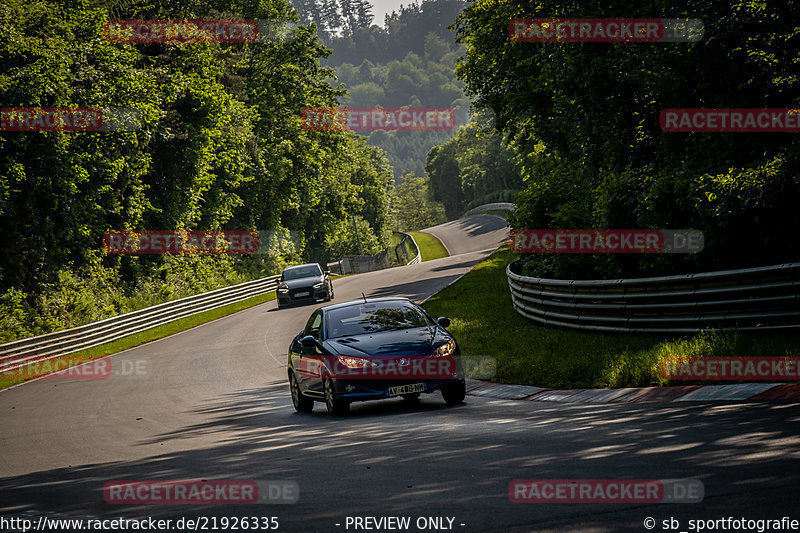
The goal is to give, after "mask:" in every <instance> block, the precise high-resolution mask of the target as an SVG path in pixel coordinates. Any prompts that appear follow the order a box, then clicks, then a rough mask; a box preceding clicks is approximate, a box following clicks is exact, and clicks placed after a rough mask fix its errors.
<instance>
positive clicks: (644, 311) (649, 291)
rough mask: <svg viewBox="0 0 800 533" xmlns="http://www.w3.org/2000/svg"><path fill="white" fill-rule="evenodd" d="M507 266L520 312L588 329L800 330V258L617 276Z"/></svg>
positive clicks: (676, 331)
mask: <svg viewBox="0 0 800 533" xmlns="http://www.w3.org/2000/svg"><path fill="white" fill-rule="evenodd" d="M513 266H514V263H511V264H509V265H508V266H507V267H506V275H507V276H508V286H509V289H510V290H511V301H512V303H513V305H514V308H515V309H516V310H517V312H518V313H519V314H520V315H522V316H524V317H526V318H528V319H530V320H532V321H534V322H538V323H540V324H544V325H548V326H560V327H565V328H571V329H579V330H586V331H608V332H640V333H664V334H687V333H698V332H700V331H704V330H709V329H718V330H745V331H761V330H770V331H774V330H789V329H797V328H800V263H786V264H781V265H774V266H766V267H759V268H748V269H740V270H724V271H718V272H706V273H702V274H686V275H680V276H664V277H652V278H638V279H615V280H585V281H584V280H557V279H545V278H533V277H527V276H521V275H519V274H516V273H515V272H513Z"/></svg>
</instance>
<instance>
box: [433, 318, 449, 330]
mask: <svg viewBox="0 0 800 533" xmlns="http://www.w3.org/2000/svg"><path fill="white" fill-rule="evenodd" d="M436 323H437V324H439V325H440V326H442V327H443V328H447V327H450V319H449V318H446V317H443V316H440V317H439V318H437V319H436Z"/></svg>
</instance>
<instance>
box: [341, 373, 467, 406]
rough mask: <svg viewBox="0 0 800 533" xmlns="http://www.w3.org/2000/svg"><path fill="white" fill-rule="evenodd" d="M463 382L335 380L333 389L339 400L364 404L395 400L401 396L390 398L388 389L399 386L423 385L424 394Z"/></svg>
mask: <svg viewBox="0 0 800 533" xmlns="http://www.w3.org/2000/svg"><path fill="white" fill-rule="evenodd" d="M459 381H464V379H463V378H451V379H437V380H413V379H412V380H391V381H389V380H380V381H364V380H336V381H334V388H335V390H336V395H337V396H338V397H339V398H343V399H345V400H348V401H351V402H366V401H370V400H383V399H386V398H396V397H400V396H402V395H397V396H390V395H389V388H390V387H396V386H399V385H410V384H414V383H423V384H424V385H425V390H424V391H422V392H424V393H431V392H436V391H437V390H439V389H441V388H442V387H445V386H447V385H450V384H451V383H457V382H459Z"/></svg>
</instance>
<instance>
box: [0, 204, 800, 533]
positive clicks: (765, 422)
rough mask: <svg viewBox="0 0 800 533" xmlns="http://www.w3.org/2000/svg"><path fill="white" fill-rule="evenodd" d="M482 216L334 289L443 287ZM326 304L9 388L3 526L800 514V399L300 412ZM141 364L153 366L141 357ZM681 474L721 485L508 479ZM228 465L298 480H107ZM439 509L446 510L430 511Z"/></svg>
mask: <svg viewBox="0 0 800 533" xmlns="http://www.w3.org/2000/svg"><path fill="white" fill-rule="evenodd" d="M475 219H478V220H470V219H467V220H466V221H465V222H462V223H459V224H451V225H450V226H445V227H443V228H444V229H442V227H440V228H439V229H437V232H438V233H436V234H437V236H439V234H440V233H441V234H442V235H444V239H443V240H446V241H447V242H448V248H450V245H451V244H452V243H458V244H457V246H460V247H466V248H469V243H470V242H473V243H474V246H473V248H472V250H473V251H471V252H470V253H465V254H462V255H455V256H452V257H448V258H443V259H438V260H435V261H429V262H425V263H421V264H419V265H414V266H410V267H400V268H395V269H391V270H385V271H381V272H374V273H369V274H363V275H359V276H352V277H346V278H342V279H338V280H336V281H335V292H336V300H335V301H337V302H338V301H346V300H349V299H354V298H356V297H360V294H361V292H362V291H363V292H364V293H366V295H367V296H388V295H402V296H408V297H410V298H412V299H414V300H417V301H421V300H423V299H425V298H426V297H428V296H430V295H431V294H432V293H434V292H435V291H437V290H439V289H440V288H442V287H443V286H445V285H447V284H449V283H451V282H452V281H454V280H455V279H457V278H458V277H459V276H460V275H462V274H463V273H464V272H466V271H468V270H469V268H470V267H471V266H473V265H474V264H475V263H476V262H477V261H479V260H480V259H481V258H483V257H485V256H486V255H487V254H488V253H489V251H488V249H487V248H491V247H495V246H497V244H499V243H500V242H502V241H503V240H504V238H505V235H504V230H503V229H502V228H495V229H494V230H491V231H481V230H480V229H479V228H478V226H479V225H480V224H483V223H484V222H481V221H486V222H485V224H489V225H494V224H497V221H496V220H492V219H496V217H490V216H481V217H475ZM490 227H491V226H490ZM459 231H461V232H462V234H461V235H460V236H459V234H458V232H459ZM470 232H472V233H470ZM492 232H494V233H492ZM487 235H493V236H492V237H488V236H487ZM440 238H441V237H440ZM471 239H475V240H474V241H472V240H471ZM489 239H494V241H493V242H492V243H491V246H490V247H487V246H486V244H487V242H488V240H489ZM457 246H453V247H452V248H451V250H461V249H463V248H458V247H457ZM475 250H483V251H475ZM318 305H323V304H318ZM313 309H314V306H305V307H299V308H293V309H287V310H282V311H277V310H276V308H275V302H274V301H273V302H269V303H266V304H263V305H260V306H257V307H254V308H251V309H249V310H246V311H242V312H240V313H237V314H235V315H231V316H228V317H225V318H222V319H219V320H216V321H214V322H210V323H208V324H205V325H202V326H199V327H197V328H194V329H192V330H188V331H186V332H183V333H180V334H178V335H174V336H172V337H168V338H165V339H161V340H159V341H155V342H152V343H149V344H146V345H143V346H140V347H137V348H134V349H131V350H127V351H125V352H122V353H120V354H117V355H115V356H112V357H111V358H110V359H111V361H112V368H113V369H114V372H115V373H112V375H111V376H110V377H108V378H106V379H81V380H54V379H40V380H37V381H35V382H29V383H25V384H23V385H21V386H18V387H15V388H12V389H9V390H6V391H3V392H0V531H3V530H6V531H11V530H18V529H14V528H13V527H12V526H9V525H7V524H6V525H2V519H6V520H7V519H8V518H12V517H14V518H19V517H28V518H32V519H33V520H34V521H35V520H36V519H37V518H38V517H41V516H43V515H46V516H48V517H51V518H54V517H78V518H84V519H87V518H93V517H99V518H105V519H110V518H114V517H126V518H137V519H143V518H148V517H153V518H161V519H172V520H177V519H178V518H180V517H216V518H218V519H219V520H221V519H222V518H223V517H231V516H257V517H270V516H271V517H277V518H278V523H279V527H278V531H292V532H294V531H297V532H314V531H333V532H336V531H373V532H376V531H382V532H383V531H464V532H477V531H498V532H499V531H511V532H514V531H620V530H631V531H647V530H648V529H646V528H645V527H644V525H643V524H644V520H645V519H646V518H654V519H656V520H657V522H656V527H655V529H654V530H655V531H662V530H666V529H668V528H665V527H663V526H664V523H663V522H662V521H663V520H669V519H670V518H672V519H673V520H677V521H678V523H677V524H676V522H671V523H668V525H670V526H675V525H677V526H678V527H676V528H674V529H675V530H676V531H690V529H688V525H689V523H688V520H689V519H692V518H694V519H697V518H703V519H711V518H723V517H728V516H735V517H737V518H738V517H745V518H750V519H756V518H762V519H763V518H772V519H780V518H781V517H783V516H792V514H794V518H795V519H800V509H798V505H797V496H796V495H797V486H798V482H800V469H798V468H797V465H798V461H799V460H800V435H799V434H798V428H800V423H799V422H800V404H798V403H789V402H785V403H758V402H756V403H753V402H751V403H747V404H739V403H732V402H699V403H696V402H685V403H664V404H660V403H652V404H602V405H597V404H577V403H576V404H568V405H565V404H560V403H548V402H525V401H510V400H501V399H493V398H486V397H479V396H468V397H467V399H466V401H465V403H464V404H462V405H458V406H455V407H446V406H445V405H444V402H443V401H442V399H441V396H440V395H439V394H438V393H436V394H433V395H430V396H426V395H423V398H422V400H421V401H420V402H419V403H416V404H410V403H406V402H404V401H402V400H399V399H392V400H384V401H380V402H373V403H363V404H354V405H353V408H352V414H351V416H350V417H348V418H342V419H335V418H331V417H329V416H328V415H327V414H326V412H325V409H324V406H323V405H322V404H316V407H315V409H314V412H313V413H311V414H307V415H301V414H297V413H295V412H294V409H293V408H292V405H291V399H290V396H289V391H288V386H287V383H286V377H285V372H286V369H285V354H286V348H287V346H288V344H289V341H290V339H291V338H292V337H293V336H294V335H295V334H296V333H297V332H298V331H299V330H300V329H301V328H302V327H303V325H304V323H305V320H306V319H307V317H308V316H309V315H310V313H311V311H312V310H313ZM521 342H524V339H521ZM126 362H127V363H126ZM135 364H140V367H139V368H144V369H146V370H145V371H143V372H139V374H140V375H124V374H125V373H126V370H125V369H126V368H127V369H130V368H132V367H133V365H135ZM674 478H691V479H696V480H700V481H702V483H703V484H704V492H705V494H704V499H703V501H702V502H701V503H681V504H676V503H662V504H653V503H547V504H545V503H512V502H511V501H510V498H509V484H510V483H511V482H512V481H513V480H515V479H646V480H651V479H674ZM214 479H217V480H262V481H266V480H272V481H276V480H285V481H293V482H296V483H297V486H298V487H299V499H298V500H297V502H296V503H293V504H261V505H227V506H222V505H152V504H150V505H148V504H137V505H112V504H108V503H106V502H105V501H104V496H103V486H104V484H105V483H107V482H109V481H114V480H148V481H153V480H214ZM389 516H400V517H409V518H410V519H411V527H410V528H408V529H396V528H391V527H385V526H386V525H387V524H384V527H382V528H377V527H372V526H375V525H376V524H375V523H372V522H370V523H362V524H365V525H366V524H369V525H370V527H369V528H367V527H360V528H355V527H354V525H353V523H352V522H348V521H347V520H348V517H349V518H350V519H351V520H352V519H353V518H354V517H389ZM421 517H425V518H428V517H445V518H446V519H445V520H444V522H443V525H442V524H440V527H425V528H417V524H416V521H417V520H418V519H419V518H421ZM448 519H452V523H450V522H449V521H448ZM348 524H349V525H348ZM420 524H421V523H420ZM429 524H430V523H429ZM390 525H391V524H390ZM421 525H423V524H421ZM184 529H186V528H184ZM670 529H671V528H670ZM40 530H41V529H40ZM51 530H52V529H51ZM61 530H66V528H62V529H61ZM172 530H173V531H174V530H177V529H175V528H173V529H172ZM218 530H222V529H218ZM273 530H274V529H273ZM729 530H731V529H729ZM773 530H774V528H773ZM717 531H722V530H721V529H717Z"/></svg>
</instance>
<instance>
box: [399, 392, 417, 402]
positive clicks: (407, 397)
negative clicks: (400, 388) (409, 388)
mask: <svg viewBox="0 0 800 533" xmlns="http://www.w3.org/2000/svg"><path fill="white" fill-rule="evenodd" d="M419 396H420V393H419V392H414V393H412V394H403V399H404V400H405V401H407V402H416V401H419Z"/></svg>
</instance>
